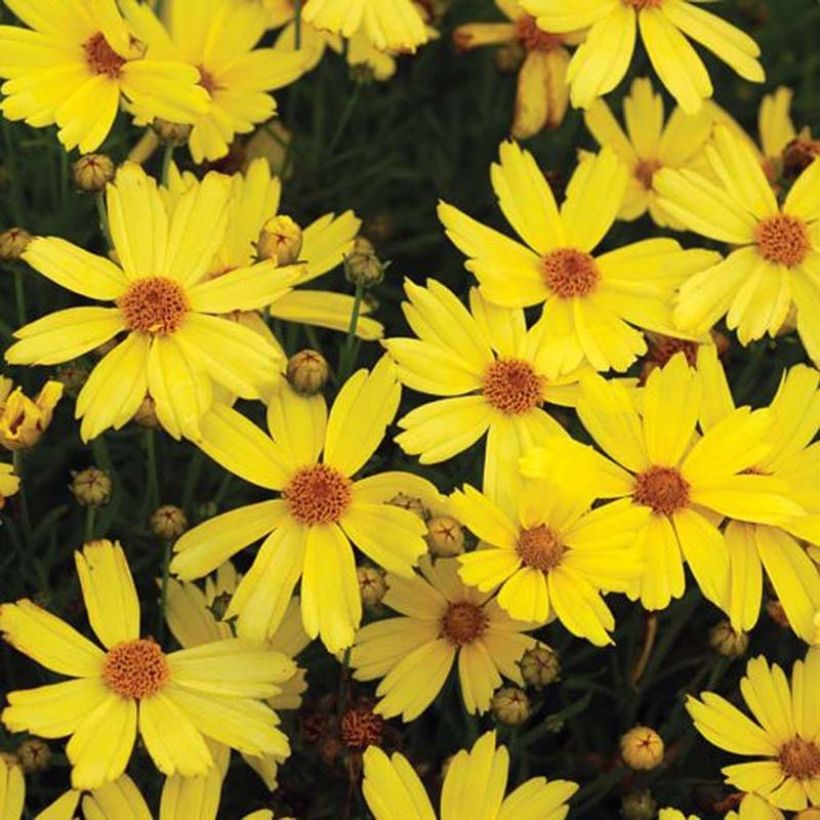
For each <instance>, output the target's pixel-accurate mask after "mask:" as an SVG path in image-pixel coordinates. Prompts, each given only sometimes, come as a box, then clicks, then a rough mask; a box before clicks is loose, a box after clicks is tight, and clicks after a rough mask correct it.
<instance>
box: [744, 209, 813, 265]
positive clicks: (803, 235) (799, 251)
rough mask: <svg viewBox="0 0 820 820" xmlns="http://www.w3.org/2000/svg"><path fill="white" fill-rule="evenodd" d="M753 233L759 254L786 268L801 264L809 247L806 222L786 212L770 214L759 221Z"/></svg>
mask: <svg viewBox="0 0 820 820" xmlns="http://www.w3.org/2000/svg"><path fill="white" fill-rule="evenodd" d="M755 235H756V238H757V249H758V251H759V252H760V255H761V256H762V257H763V258H764V259H768V261H769V262H775V263H777V264H778V265H785V266H786V267H787V268H793V267H795V266H796V265H799V264H801V263H802V262H803V260H804V259H805V258H806V256H808V253H809V248H810V247H811V245H810V243H809V232H808V230H807V228H806V223H805V222H803V220H802V219H797V218H796V217H794V216H787V215H786V214H777V215H776V216H770V217H769V218H768V219H764V220H763V221H762V222H759V223H758V225H757V228H756V229H755Z"/></svg>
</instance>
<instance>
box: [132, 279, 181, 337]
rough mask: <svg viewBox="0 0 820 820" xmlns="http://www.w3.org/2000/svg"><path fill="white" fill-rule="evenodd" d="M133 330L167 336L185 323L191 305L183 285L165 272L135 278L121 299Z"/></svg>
mask: <svg viewBox="0 0 820 820" xmlns="http://www.w3.org/2000/svg"><path fill="white" fill-rule="evenodd" d="M117 307H119V309H120V310H121V311H122V312H123V315H124V316H125V324H126V325H127V326H128V329H129V330H138V331H141V332H142V333H156V334H159V335H160V336H167V335H168V334H169V333H173V332H174V331H175V330H177V329H178V328H179V326H180V325H181V324H182V320H183V319H184V318H185V315H186V314H187V313H188V311H189V310H190V309H191V305H190V303H189V302H188V297H187V296H186V295H185V291H184V290H183V289H182V287H181V285H179V284H178V283H177V282H175V281H174V280H173V279H168V278H167V277H165V276H149V277H146V278H145V279H137V280H136V281H134V282H132V283H131V284H130V285H129V287H128V290H127V291H125V293H124V294H123V295H122V296H120V298H119V299H117Z"/></svg>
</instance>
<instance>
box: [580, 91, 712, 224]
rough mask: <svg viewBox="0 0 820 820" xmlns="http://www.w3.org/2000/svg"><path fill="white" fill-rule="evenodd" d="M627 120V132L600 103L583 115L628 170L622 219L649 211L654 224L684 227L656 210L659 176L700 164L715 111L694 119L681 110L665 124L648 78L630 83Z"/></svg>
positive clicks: (625, 104) (601, 142) (657, 208)
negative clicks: (699, 160) (666, 170)
mask: <svg viewBox="0 0 820 820" xmlns="http://www.w3.org/2000/svg"><path fill="white" fill-rule="evenodd" d="M624 121H625V123H626V133H624V131H623V129H622V128H621V126H620V125H619V124H618V121H617V120H616V119H615V117H614V116H613V114H612V111H611V109H610V108H609V106H608V105H607V103H606V102H605V101H604V100H602V99H597V100H595V101H594V102H593V103H592V104H591V105H590V106H589V108H588V109H587V111H586V113H585V115H584V122H586V125H587V128H588V129H589V130H590V132H591V133H592V136H593V137H595V139H596V140H597V141H598V144H599V145H600V146H601V147H603V146H605V145H608V146H609V147H610V148H612V150H613V151H614V152H615V153H616V154H617V155H618V158H619V159H620V160H621V162H623V163H624V164H625V165H626V166H627V168H629V171H630V179H629V187H628V188H627V191H626V198H625V199H624V202H623V205H622V206H621V210H620V212H619V214H618V217H619V218H620V219H625V220H627V221H631V220H633V219H637V218H638V217H639V216H642V215H643V214H645V213H646V212H647V211H648V212H649V215H650V217H652V221H653V222H654V223H655V224H656V225H659V226H660V227H662V228H664V227H670V228H676V229H682V228H683V226H682V225H681V224H680V223H678V222H677V221H676V220H674V219H671V218H670V216H669V214H667V213H666V212H665V211H664V210H662V209H661V208H659V207H658V202H657V197H658V195H657V192H656V191H655V186H654V180H655V173H656V172H657V171H659V170H660V169H661V168H687V167H690V166H691V165H692V164H693V163H695V162H696V161H697V160H698V158H699V156H700V154H701V153H702V152H703V147H704V145H705V144H706V141H707V140H708V139H709V138H710V137H711V136H712V127H713V116H712V113H711V112H710V111H709V110H707V109H706V108H703V109H701V111H700V112H699V113H698V114H694V115H690V114H686V113H685V112H684V111H683V109H681V108H679V107H678V108H675V110H674V111H673V112H672V115H671V117H670V118H669V120H668V121H667V122H666V124H664V111H663V98H662V97H661V96H660V94H656V93H655V92H654V91H653V89H652V82H651V80H649V79H647V78H645V77H644V78H639V79H636V80H635V81H634V82H633V83H632V88H631V89H630V92H629V94H628V95H627V97H626V98H625V99H624Z"/></svg>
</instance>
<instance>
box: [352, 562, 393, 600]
mask: <svg viewBox="0 0 820 820" xmlns="http://www.w3.org/2000/svg"><path fill="white" fill-rule="evenodd" d="M356 577H357V578H358V581H359V592H360V593H361V596H362V603H363V604H364V605H365V606H366V607H367V608H368V609H372V608H373V607H376V606H378V605H379V604H380V603H381V602H382V599H383V598H384V596H385V593H386V592H387V579H386V575H385V572H384V570H383V569H381V567H371V566H363V567H358V568H357V569H356Z"/></svg>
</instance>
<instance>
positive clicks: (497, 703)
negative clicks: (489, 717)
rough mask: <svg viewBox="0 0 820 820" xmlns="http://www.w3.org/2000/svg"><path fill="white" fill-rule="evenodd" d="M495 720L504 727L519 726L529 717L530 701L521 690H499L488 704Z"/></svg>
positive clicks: (505, 688)
mask: <svg viewBox="0 0 820 820" xmlns="http://www.w3.org/2000/svg"><path fill="white" fill-rule="evenodd" d="M490 708H491V709H492V712H493V715H494V716H495V719H496V720H498V721H499V722H501V723H503V724H504V725H505V726H520V725H521V724H522V723H526V722H527V720H529V717H530V699H529V698H528V697H527V693H526V692H525V691H524V690H523V689H519V688H518V687H517V686H505V687H503V688H502V689H499V690H498V691H497V692H496V693H495V694H494V695H493V699H492V701H491V702H490Z"/></svg>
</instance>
